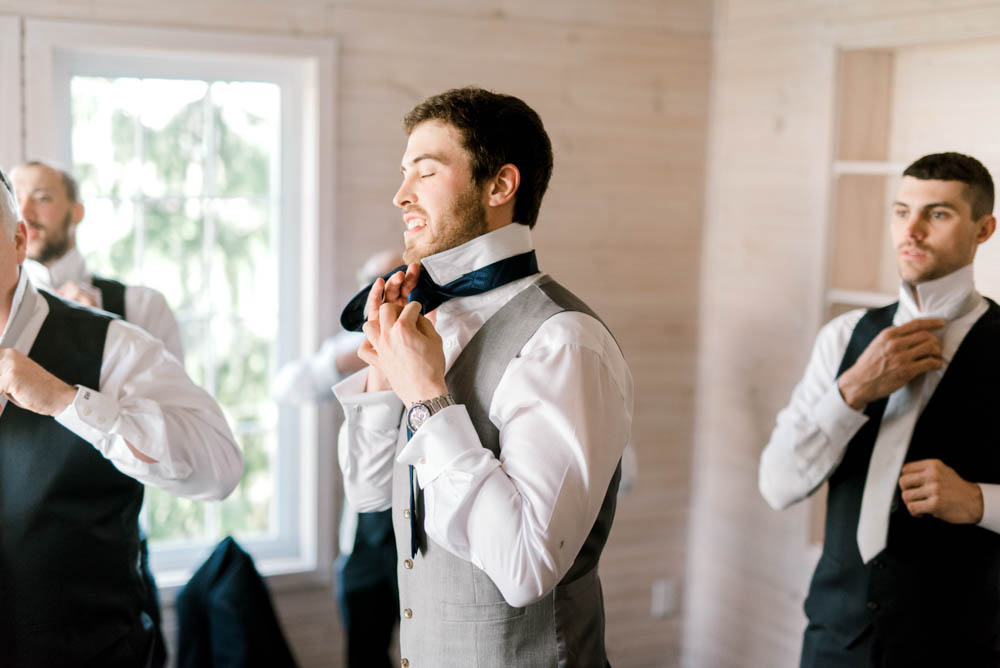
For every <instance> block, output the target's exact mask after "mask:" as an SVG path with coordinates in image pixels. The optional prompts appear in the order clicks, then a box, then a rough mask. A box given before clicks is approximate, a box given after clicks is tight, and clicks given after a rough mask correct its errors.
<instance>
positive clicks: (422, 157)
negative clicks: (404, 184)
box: [399, 153, 448, 172]
mask: <svg viewBox="0 0 1000 668" xmlns="http://www.w3.org/2000/svg"><path fill="white" fill-rule="evenodd" d="M422 160H433V161H435V162H440V163H441V164H442V165H447V164H448V161H447V160H445V159H444V157H442V156H441V155H438V154H437V153H421V154H420V155H418V156H417V157H415V158H414V159H413V160H410V164H411V165H416V164H417V163H418V162H421V161H422ZM399 171H401V172H406V165H400V166H399Z"/></svg>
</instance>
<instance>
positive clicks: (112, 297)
mask: <svg viewBox="0 0 1000 668" xmlns="http://www.w3.org/2000/svg"><path fill="white" fill-rule="evenodd" d="M91 283H93V284H94V287H95V288H97V289H98V290H100V291H101V308H102V309H103V310H105V311H107V312H108V313H113V314H115V315H116V316H118V317H119V318H122V319H123V320H127V318H126V317H125V284H124V283H120V282H119V281H115V280H112V279H110V278H101V277H100V276H92V277H91ZM139 550H140V556H141V562H142V579H143V581H144V582H145V583H146V605H145V607H144V610H145V611H146V614H148V615H149V618H150V619H151V620H153V628H154V631H153V636H154V638H153V659H152V664H151V665H150V668H161V666H163V665H165V664H166V662H167V642H166V639H165V638H164V637H163V622H162V620H161V614H160V591H159V589H158V588H157V586H156V578H154V577H153V570H152V569H151V568H150V567H149V546H148V544H147V541H146V534H145V532H144V531H143V530H142V527H140V528H139Z"/></svg>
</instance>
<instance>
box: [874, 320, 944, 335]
mask: <svg viewBox="0 0 1000 668" xmlns="http://www.w3.org/2000/svg"><path fill="white" fill-rule="evenodd" d="M944 326H945V321H944V320H942V319H941V318H920V319H917V320H911V321H909V322H907V323H903V324H902V325H897V326H896V327H890V328H889V330H888V331H889V332H892V333H894V334H897V335H901V336H905V335H907V334H913V333H914V332H930V331H933V330H935V329H941V328H942V327H944Z"/></svg>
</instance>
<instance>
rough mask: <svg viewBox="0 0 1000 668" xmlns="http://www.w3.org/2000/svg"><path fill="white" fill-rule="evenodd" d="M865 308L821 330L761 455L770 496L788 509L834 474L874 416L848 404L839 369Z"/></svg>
mask: <svg viewBox="0 0 1000 668" xmlns="http://www.w3.org/2000/svg"><path fill="white" fill-rule="evenodd" d="M862 315H864V311H862V310H856V311H851V312H849V313H845V314H844V315H842V316H840V317H838V318H835V319H834V320H832V321H830V322H829V323H827V324H826V325H825V326H824V327H823V329H821V330H820V333H819V335H818V336H817V337H816V343H815V345H814V346H813V351H812V355H811V357H810V359H809V364H808V365H807V366H806V371H805V374H804V375H803V377H802V380H801V381H800V382H799V384H798V385H797V386H796V387H795V389H794V390H793V392H792V397H791V400H790V401H789V404H788V406H786V407H785V408H784V409H782V411H781V412H780V413H778V417H777V421H776V425H775V427H774V431H772V432H771V438H770V440H769V441H768V443H767V445H766V446H765V447H764V451H763V453H762V454H761V459H760V469H759V472H758V484H759V488H760V493H761V495H762V496H763V497H764V500H765V501H767V502H768V504H769V505H771V507H773V508H775V509H781V508H787V507H788V506H790V505H792V504H794V503H796V502H798V501H801V500H802V499H804V498H806V497H807V496H809V495H810V494H812V493H813V492H814V491H815V490H816V489H817V488H818V487H819V486H820V485H822V484H823V482H824V481H826V479H827V478H828V477H829V476H830V475H831V474H832V473H833V471H834V470H835V469H836V468H837V466H838V465H839V464H840V461H841V460H842V459H843V457H844V452H845V451H846V449H847V445H848V443H850V441H851V439H852V438H853V437H854V435H855V434H856V433H857V431H858V429H860V428H861V426H862V425H864V424H865V422H867V421H868V417H867V416H866V415H865V414H864V413H863V412H861V411H856V410H854V409H853V408H851V407H850V406H848V405H847V404H846V403H845V402H844V399H843V397H842V396H841V395H840V390H839V389H838V387H837V370H838V368H839V365H840V361H841V358H842V357H843V355H844V351H845V350H846V348H847V343H848V341H849V340H850V337H851V333H852V332H853V331H854V326H855V325H856V324H857V322H858V320H860V319H861V316H862Z"/></svg>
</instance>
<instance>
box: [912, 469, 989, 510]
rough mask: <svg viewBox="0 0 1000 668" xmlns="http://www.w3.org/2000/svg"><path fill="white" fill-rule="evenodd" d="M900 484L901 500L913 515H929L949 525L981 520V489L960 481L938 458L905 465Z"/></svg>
mask: <svg viewBox="0 0 1000 668" xmlns="http://www.w3.org/2000/svg"><path fill="white" fill-rule="evenodd" d="M899 487H900V488H901V489H902V490H903V503H905V504H906V509H907V510H909V511H910V514H911V515H913V516H914V517H921V516H923V515H930V516H932V517H936V518H938V519H939V520H944V521H945V522H950V523H952V524H976V523H978V522H979V521H980V520H981V519H983V491H982V489H980V487H979V485H977V484H976V483H974V482H968V481H967V480H963V479H962V478H961V477H959V475H958V474H957V473H955V469H953V468H951V467H950V466H948V465H947V464H945V463H944V462H942V461H941V460H940V459H922V460H920V461H917V462H909V463H907V464H905V465H904V466H903V470H902V472H901V474H900V476H899Z"/></svg>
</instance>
